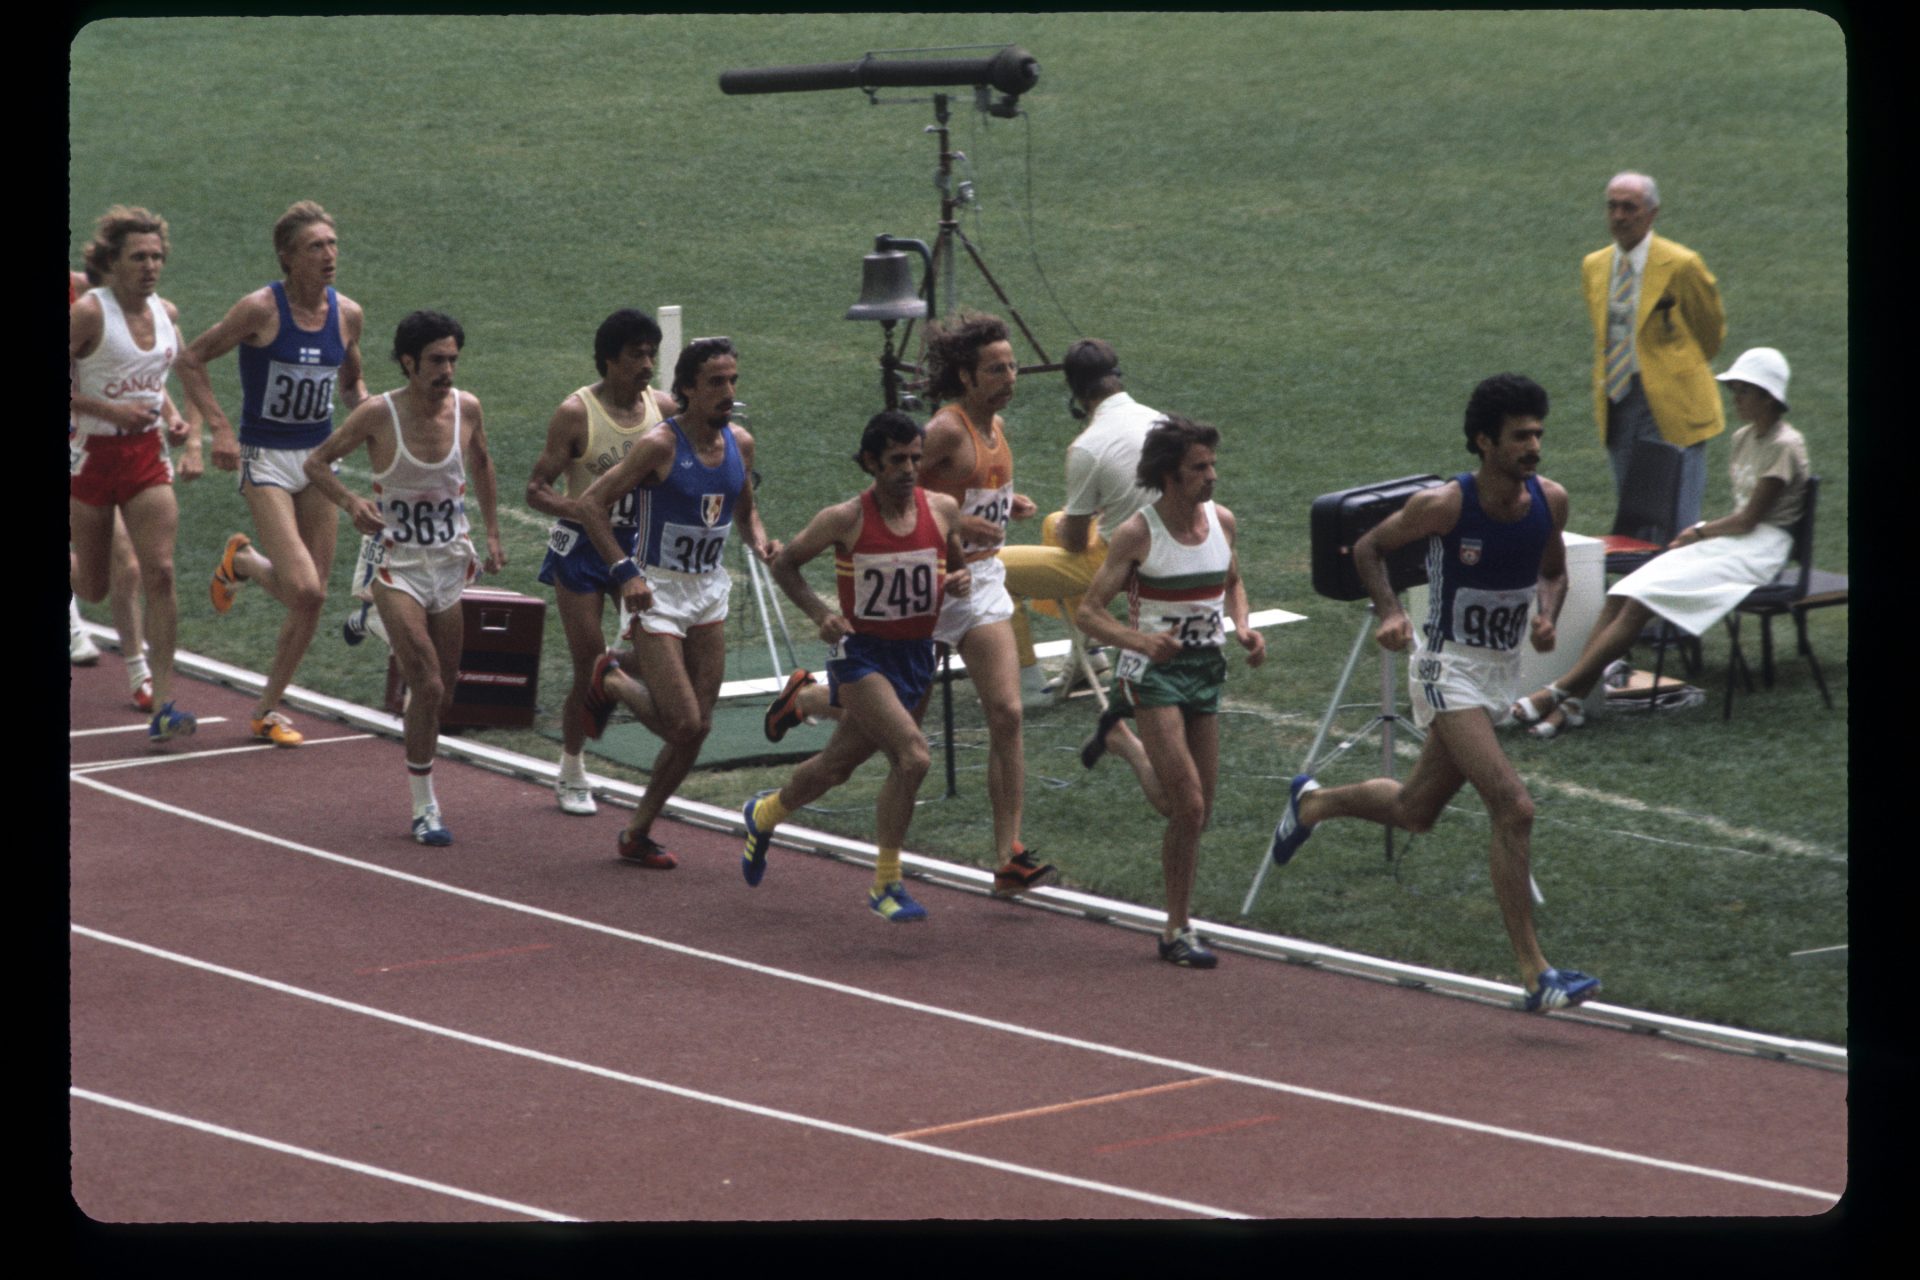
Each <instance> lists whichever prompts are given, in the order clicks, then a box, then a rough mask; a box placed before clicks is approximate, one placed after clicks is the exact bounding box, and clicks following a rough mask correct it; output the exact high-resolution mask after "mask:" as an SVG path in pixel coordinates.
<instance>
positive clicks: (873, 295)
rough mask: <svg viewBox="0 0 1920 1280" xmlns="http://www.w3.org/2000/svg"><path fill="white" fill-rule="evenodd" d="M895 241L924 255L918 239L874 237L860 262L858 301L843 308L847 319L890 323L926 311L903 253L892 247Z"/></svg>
mask: <svg viewBox="0 0 1920 1280" xmlns="http://www.w3.org/2000/svg"><path fill="white" fill-rule="evenodd" d="M897 244H905V245H910V246H914V247H916V248H918V249H920V251H921V255H922V257H925V256H926V251H925V246H924V245H921V244H920V243H919V242H918V241H912V240H909V241H902V240H896V239H895V238H894V237H892V236H877V237H875V239H874V246H873V252H872V253H870V254H868V255H867V256H866V257H865V258H864V259H863V260H862V262H861V277H860V301H858V302H856V303H854V304H853V305H852V306H851V307H848V308H847V319H849V320H879V321H883V322H886V323H891V322H893V321H896V320H918V319H921V318H922V317H924V316H925V315H926V314H927V300H926V299H925V298H922V297H921V296H920V294H919V291H918V290H917V289H915V288H914V284H913V273H912V271H911V269H910V268H909V266H908V263H907V255H906V254H904V253H901V252H899V250H897V249H895V248H893V246H894V245H897Z"/></svg>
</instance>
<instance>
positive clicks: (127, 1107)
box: [67, 1086, 583, 1222]
mask: <svg viewBox="0 0 1920 1280" xmlns="http://www.w3.org/2000/svg"><path fill="white" fill-rule="evenodd" d="M67 1093H68V1095H69V1096H71V1097H75V1098H83V1099H85V1100H86V1101H88V1102H97V1103H99V1104H100V1105H101V1106H105V1107H117V1108H119V1109H120V1110H122V1111H131V1112H133V1113H134V1114H135V1115H140V1116H145V1117H147V1118H148V1119H149V1120H160V1121H164V1122H165V1123H167V1124H177V1125H182V1126H184V1127H186V1128H188V1129H198V1130H199V1131H200V1132H202V1133H211V1134H213V1135H214V1136H215V1137H218V1138H231V1139H232V1140H233V1141H235V1142H245V1143H248V1144H250V1145H252V1146H256V1147H265V1148H266V1149H267V1150H268V1151H277V1152H279V1153H280V1154H281V1155H288V1156H299V1157H300V1158H301V1159H302V1160H313V1161H317V1162H318V1163H320V1164H330V1165H333V1166H334V1167H335V1168H339V1169H345V1170H347V1171H349V1172H351V1173H364V1174H367V1175H369V1176H371V1177H375V1178H383V1179H385V1180H386V1181H388V1182H398V1183H400V1184H402V1185H404V1186H409V1187H418V1188H419V1189H421V1190H422V1191H432V1192H436V1193H437V1194H440V1195H443V1196H452V1197H454V1198H455V1199H458V1200H471V1201H472V1202H473V1203H475V1204H484V1205H486V1206H487V1207H488V1208H491V1209H505V1210H506V1211H507V1212H509V1213H519V1214H525V1215H526V1216H527V1217H529V1218H538V1219H540V1220H541V1221H542V1222H580V1221H583V1219H580V1218H569V1217H567V1216H566V1215H565V1214H562V1213H554V1212H553V1211H552V1210H550V1209H536V1208H534V1207H533V1206H532V1205H525V1204H516V1203H514V1202H513V1201H512V1200H502V1199H500V1198H499V1197H498V1196H489V1195H482V1194H481V1193H480V1192H478V1191H464V1190H462V1189H461V1188H459V1187H450V1186H448V1185H447V1184H446V1183H444V1182H432V1181H429V1180H428V1179H426V1178H416V1177H413V1176H412V1175H410V1174H405V1173H396V1172H394V1171H393V1170H392V1169H382V1168H380V1167H379V1166H377V1165H371V1164H362V1163H361V1162H360V1161H358V1160H348V1159H345V1158H343V1157H341V1156H330V1155H328V1154H327V1153H326V1152H324V1151H315V1150H313V1149H311V1148H309V1147H296V1146H294V1145H292V1144H291V1143H286V1142H276V1141H275V1140H274V1139H272V1138H262V1137H260V1136H259V1135H258V1134H252V1133H242V1132H241V1131H240V1130H238V1129H229V1128H227V1127H226V1126H225V1125H223V1124H210V1123H208V1122H207V1121H205V1120H195V1119H194V1118H193V1117H191V1116H183V1115H177V1114H175V1113H174V1112H171V1111H161V1110H159V1109H158V1108H155V1107H143V1106H141V1105H140V1104H139V1103H137V1102H128V1101H127V1100H126V1099H124V1098H113V1097H109V1096H107V1095H106V1094H104V1093H95V1092H94V1091H93V1090H91V1089H82V1088H79V1087H78V1086H70V1087H69V1088H68V1089H67Z"/></svg>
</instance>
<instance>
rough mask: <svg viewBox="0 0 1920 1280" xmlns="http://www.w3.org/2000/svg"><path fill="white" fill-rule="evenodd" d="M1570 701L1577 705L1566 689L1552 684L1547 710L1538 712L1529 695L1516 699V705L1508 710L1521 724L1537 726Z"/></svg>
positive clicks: (1548, 687) (1549, 686) (1548, 693)
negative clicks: (1555, 709)
mask: <svg viewBox="0 0 1920 1280" xmlns="http://www.w3.org/2000/svg"><path fill="white" fill-rule="evenodd" d="M1569 701H1573V702H1575V703H1576V705H1577V699H1574V698H1572V697H1571V695H1569V694H1568V693H1567V691H1566V690H1565V689H1562V688H1561V687H1560V686H1558V685H1552V684H1550V685H1548V686H1547V709H1546V710H1545V711H1536V710H1535V709H1534V706H1533V695H1532V694H1530V693H1528V694H1523V695H1521V696H1520V697H1519V698H1517V699H1515V700H1514V704H1513V705H1512V706H1511V707H1509V708H1508V709H1507V712H1508V714H1509V715H1511V716H1512V717H1513V718H1514V719H1515V720H1518V721H1519V722H1520V723H1521V724H1524V725H1537V724H1540V723H1541V722H1542V721H1544V720H1545V719H1546V718H1547V717H1548V716H1550V715H1552V714H1553V712H1554V708H1556V707H1559V706H1562V705H1564V704H1565V703H1567V702H1569Z"/></svg>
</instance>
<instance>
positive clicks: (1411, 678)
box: [1407, 644, 1520, 729]
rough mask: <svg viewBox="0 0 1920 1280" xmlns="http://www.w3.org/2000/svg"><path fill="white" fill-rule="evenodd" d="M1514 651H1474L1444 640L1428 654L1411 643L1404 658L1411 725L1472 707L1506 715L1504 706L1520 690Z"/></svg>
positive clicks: (1496, 715) (1499, 718)
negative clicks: (1409, 652)
mask: <svg viewBox="0 0 1920 1280" xmlns="http://www.w3.org/2000/svg"><path fill="white" fill-rule="evenodd" d="M1519 685H1520V651H1519V650H1518V649H1512V650H1508V651H1506V652H1501V651H1500V650H1498V649H1476V648H1474V647H1473V646H1472V645H1458V644H1450V645H1448V646H1447V647H1446V648H1445V649H1443V650H1441V651H1440V652H1439V653H1433V652H1431V651H1430V650H1428V649H1426V648H1425V647H1423V646H1421V645H1418V644H1416V645H1415V646H1414V649H1413V656H1412V657H1411V658H1410V659H1408V661H1407V694H1408V701H1409V702H1411V703H1412V704H1413V723H1414V725H1415V726H1416V727H1418V728H1421V729H1424V728H1426V727H1427V726H1428V725H1430V724H1432V723H1433V718H1434V717H1435V716H1437V715H1439V714H1440V713H1441V712H1444V711H1470V710H1472V709H1474V708H1475V707H1478V708H1479V709H1480V710H1482V711H1485V712H1486V713H1487V714H1488V715H1490V716H1492V717H1493V719H1494V723H1496V724H1498V723H1499V722H1500V721H1502V720H1504V719H1506V716H1507V709H1508V708H1509V707H1511V706H1512V705H1513V700H1514V699H1515V698H1516V697H1518V696H1519V694H1520V688H1519Z"/></svg>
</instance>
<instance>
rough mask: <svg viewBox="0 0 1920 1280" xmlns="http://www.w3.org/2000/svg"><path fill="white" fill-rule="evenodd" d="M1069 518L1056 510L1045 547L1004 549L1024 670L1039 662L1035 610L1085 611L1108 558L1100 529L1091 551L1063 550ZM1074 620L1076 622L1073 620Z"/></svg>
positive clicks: (1043, 534) (1044, 533)
mask: <svg viewBox="0 0 1920 1280" xmlns="http://www.w3.org/2000/svg"><path fill="white" fill-rule="evenodd" d="M1066 518H1067V513H1066V512H1064V511H1056V512H1054V513H1053V514H1052V515H1050V516H1048V517H1047V518H1046V519H1045V520H1043V521H1042V522H1041V524H1040V544H1039V545H1038V546H1034V545H1031V544H1026V545H1021V546H1006V547H1002V548H1000V563H1001V564H1003V565H1005V566H1006V568H1007V591H1008V593H1009V594H1010V595H1012V596H1013V600H1014V605H1015V608H1014V611H1013V637H1014V643H1015V644H1016V645H1017V646H1018V647H1019V650H1020V665H1021V666H1023V667H1031V666H1032V665H1034V663H1035V662H1036V661H1037V659H1036V658H1035V657H1034V653H1033V630H1032V626H1031V624H1030V622H1029V619H1028V616H1027V609H1028V607H1029V602H1031V607H1032V608H1034V609H1037V610H1039V611H1040V612H1042V613H1047V614H1052V615H1053V616H1055V617H1058V616H1059V608H1058V607H1057V605H1056V602H1059V603H1060V604H1064V605H1065V606H1066V608H1067V612H1068V613H1069V614H1071V613H1072V612H1073V610H1075V609H1078V608H1079V607H1080V597H1081V596H1083V595H1085V594H1086V593H1087V588H1088V587H1089V586H1091V585H1093V575H1094V574H1096V573H1098V572H1099V571H1100V566H1101V565H1102V564H1104V563H1105V562H1106V559H1107V544H1106V543H1105V542H1104V541H1102V540H1101V537H1100V531H1099V527H1098V526H1097V525H1096V526H1095V527H1094V528H1093V529H1091V530H1089V531H1088V542H1087V549H1086V550H1085V551H1068V550H1067V549H1066V548H1065V547H1063V546H1061V545H1060V525H1061V523H1062V522H1063V521H1064V520H1065V519H1066ZM1067 620H1068V621H1071V618H1068V619H1067Z"/></svg>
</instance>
